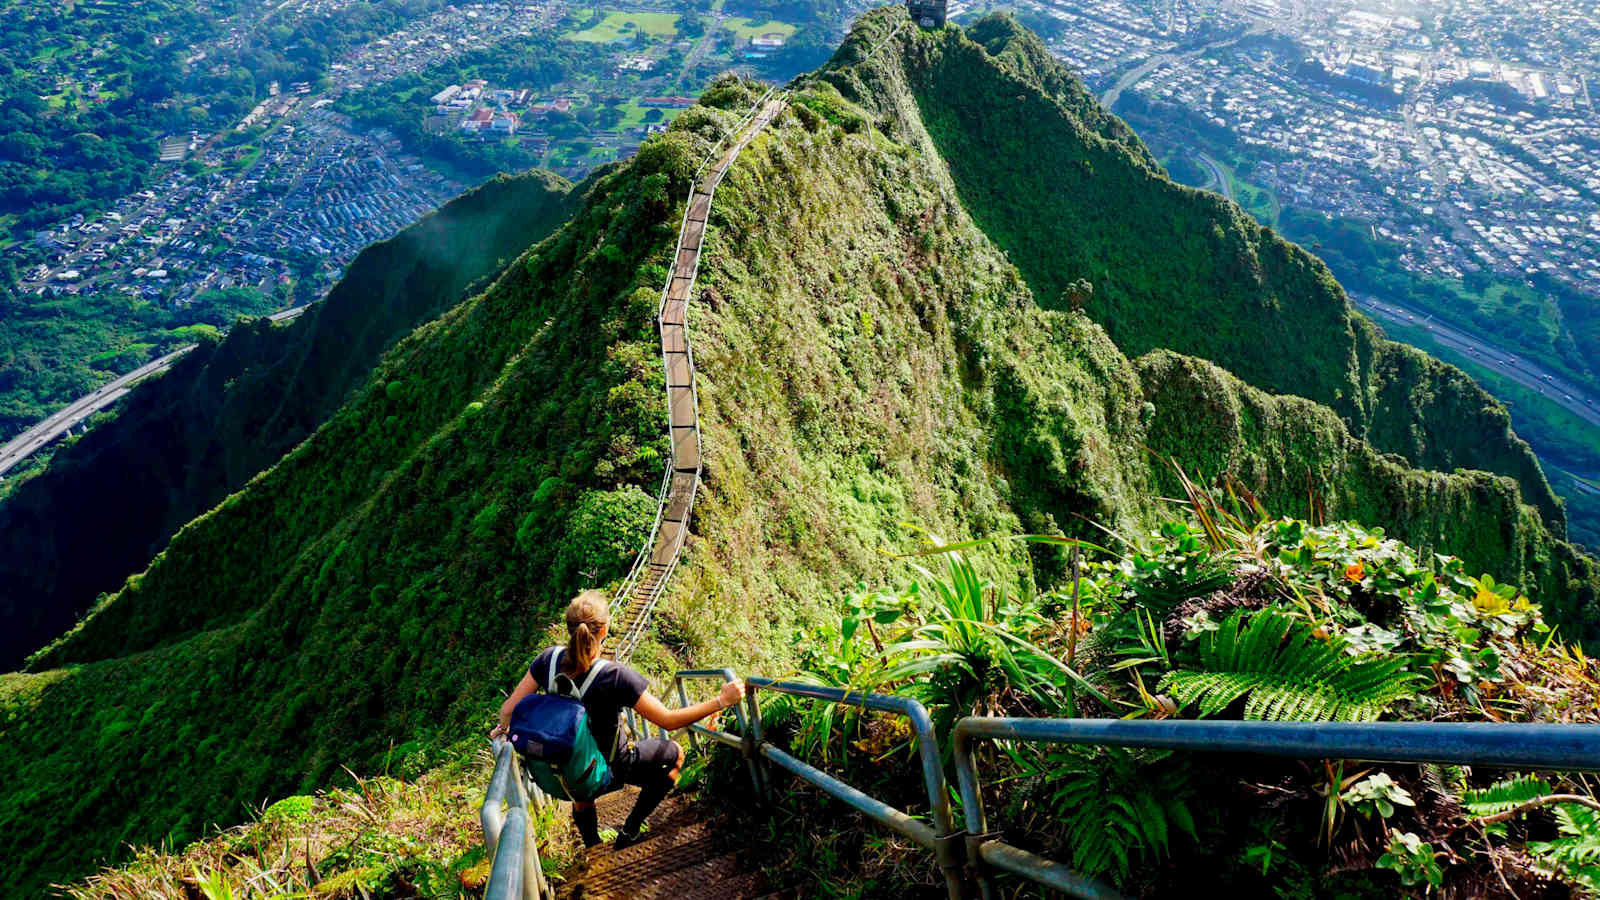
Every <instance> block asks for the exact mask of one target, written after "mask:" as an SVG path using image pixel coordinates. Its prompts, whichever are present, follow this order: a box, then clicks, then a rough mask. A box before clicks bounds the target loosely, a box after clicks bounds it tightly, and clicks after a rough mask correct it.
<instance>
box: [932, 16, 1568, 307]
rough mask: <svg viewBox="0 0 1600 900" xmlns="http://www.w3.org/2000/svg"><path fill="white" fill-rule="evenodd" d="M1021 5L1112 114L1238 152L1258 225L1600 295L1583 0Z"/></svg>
mask: <svg viewBox="0 0 1600 900" xmlns="http://www.w3.org/2000/svg"><path fill="white" fill-rule="evenodd" d="M1021 5H1023V6H1024V7H1025V8H1030V9H1033V10H1035V11H1036V12H1037V13H1039V14H1042V15H1047V16H1050V17H1051V18H1053V19H1054V20H1055V21H1056V22H1058V23H1059V27H1060V30H1059V32H1058V33H1057V34H1056V35H1054V36H1053V37H1052V40H1051V47H1052V49H1053V51H1054V52H1055V53H1056V54H1057V55H1058V56H1059V57H1060V58H1062V59H1063V60H1064V61H1066V62H1068V63H1070V64H1071V65H1073V66H1074V67H1075V68H1076V70H1077V71H1078V72H1079V73H1080V74H1081V76H1082V77H1083V78H1084V79H1085V80H1086V82H1088V83H1089V84H1090V86H1091V87H1093V88H1094V89H1096V90H1097V91H1098V92H1100V93H1101V94H1102V95H1103V96H1104V97H1105V98H1106V99H1108V100H1110V101H1112V102H1117V101H1119V100H1121V99H1123V97H1122V95H1124V94H1133V95H1137V96H1138V97H1140V98H1142V99H1143V100H1145V101H1147V102H1153V103H1163V104H1170V105H1173V106H1177V107H1180V108H1181V109H1183V110H1186V111H1187V112H1188V113H1190V114H1192V115H1193V116H1195V117H1198V120H1199V121H1200V122H1201V123H1202V124H1203V125H1207V126H1209V127H1211V128H1214V129H1216V130H1217V131H1218V132H1219V133H1220V134H1225V135H1226V136H1227V138H1228V139H1229V140H1232V141H1235V142H1237V144H1238V146H1239V149H1240V152H1241V154H1242V155H1244V156H1247V157H1250V158H1252V159H1253V160H1255V161H1256V164H1255V165H1254V167H1253V169H1252V171H1250V172H1249V173H1248V177H1246V178H1239V177H1238V173H1231V172H1230V173H1225V174H1226V175H1227V176H1229V177H1228V180H1229V181H1230V182H1232V183H1233V184H1230V185H1229V186H1228V187H1229V188H1230V189H1231V187H1232V186H1233V185H1234V184H1238V183H1239V182H1240V181H1243V182H1245V183H1248V184H1249V185H1251V186H1254V187H1256V188H1259V189H1264V191H1265V195H1266V196H1267V199H1266V200H1265V202H1263V204H1262V206H1261V208H1260V210H1259V211H1258V210H1252V211H1253V212H1258V213H1266V214H1268V216H1269V217H1270V213H1271V211H1272V210H1273V209H1275V208H1276V207H1278V206H1281V205H1287V204H1295V205H1299V206H1303V207H1308V208H1313V209H1316V210H1319V211H1321V212H1323V213H1326V214H1328V215H1329V216H1333V217H1336V218H1345V219H1353V220H1357V221H1361V222H1364V223H1369V224H1370V226H1371V227H1372V229H1373V233H1374V235H1375V236H1378V237H1381V238H1385V239H1388V240H1391V241H1394V242H1397V243H1398V244H1400V245H1401V246H1402V247H1403V249H1404V262H1405V264H1406V265H1407V266H1408V267H1410V268H1412V269H1413V270H1414V271H1417V272H1420V273H1424V274H1429V275H1439V276H1446V277H1451V278H1460V277H1462V276H1463V275H1465V274H1467V273H1472V272H1480V271H1483V272H1495V273H1500V274H1503V275H1508V276H1516V277H1527V276H1532V275H1536V274H1543V275H1545V276H1549V277H1552V278H1556V279H1559V280H1561V281H1563V282H1565V283H1567V284H1569V285H1571V286H1573V287H1574V288H1576V289H1579V290H1586V291H1590V292H1594V293H1596V294H1597V295H1600V153H1597V152H1596V151H1597V150H1600V118H1597V116H1596V113H1595V107H1594V98H1593V97H1592V96H1591V92H1592V91H1595V90H1597V86H1596V85H1595V83H1594V82H1595V79H1596V77H1597V76H1600V57H1597V56H1596V55H1595V54H1594V52H1593V49H1594V47H1596V46H1600V5H1597V4H1596V3H1594V2H1591V0H1548V2H1540V3H1536V4H1532V5H1530V6H1527V7H1524V6H1523V5H1520V4H1518V5H1517V6H1516V7H1515V9H1513V8H1512V7H1510V6H1508V5H1506V4H1503V3H1492V2H1488V0H1449V2H1444V3H1438V4H1427V5H1418V4H1414V3H1403V2H1398V0H1376V2H1351V0H1334V2H1331V3H1326V4H1322V3H1319V4H1306V3H1302V2H1291V0H1172V2H1163V3H1158V4H1154V5H1151V4H1145V3H1140V2H1137V0H1110V2H1104V3H1101V2H1097V3H1094V4H1088V3H1084V2H1080V0H1043V2H1036V0H1022V4H1021ZM953 8H954V7H953ZM1120 108H1121V107H1120V106H1119V109H1120ZM1220 187H1222V186H1221V185H1219V188H1220ZM1236 199H1238V198H1236Z"/></svg>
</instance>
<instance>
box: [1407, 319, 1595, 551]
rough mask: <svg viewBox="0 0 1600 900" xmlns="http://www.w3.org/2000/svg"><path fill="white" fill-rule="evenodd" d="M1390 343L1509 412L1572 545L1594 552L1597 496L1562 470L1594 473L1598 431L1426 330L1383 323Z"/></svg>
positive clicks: (1554, 403) (1547, 398) (1592, 425)
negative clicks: (1434, 362)
mask: <svg viewBox="0 0 1600 900" xmlns="http://www.w3.org/2000/svg"><path fill="white" fill-rule="evenodd" d="M1384 329H1385V330H1386V331H1388V332H1389V333H1390V334H1393V335H1394V336H1395V338H1396V339H1398V340H1403V341H1405V342H1406V343H1408V344H1411V345H1412V346H1415V347H1420V348H1422V349H1423V350H1426V351H1428V352H1429V353H1432V354H1433V355H1435V356H1438V357H1439V358H1441V359H1445V360H1448V361H1449V362H1450V363H1451V364H1453V365H1457V366H1460V367H1461V368H1462V370H1463V371H1465V372H1466V373H1467V374H1468V375H1471V376H1472V378H1473V380H1474V381H1476V382H1478V383H1479V384H1481V385H1483V386H1484V388H1485V389H1486V390H1488V391H1489V392H1490V393H1491V394H1493V395H1494V396H1495V397H1497V398H1499V399H1500V401H1501V402H1503V403H1504V404H1505V405H1506V407H1507V409H1509V410H1510V412H1511V421H1512V423H1513V424H1514V425H1515V426H1516V429H1517V434H1518V435H1520V436H1522V437H1524V438H1526V439H1527V441H1528V444H1529V446H1531V447H1533V448H1534V449H1535V450H1536V451H1538V453H1539V460H1540V462H1541V463H1542V464H1543V467H1544V470H1545V473H1546V474H1547V475H1548V476H1549V478H1550V485H1551V487H1552V488H1554V489H1555V491H1556V493H1557V494H1559V495H1560V496H1561V497H1562V499H1563V500H1565V501H1566V506H1567V519H1568V526H1567V530H1568V534H1569V535H1570V537H1571V538H1572V540H1573V541H1576V542H1578V543H1580V544H1584V545H1587V546H1589V547H1591V548H1593V547H1600V493H1597V492H1594V491H1587V490H1584V489H1583V487H1582V485H1581V483H1579V482H1578V480H1577V479H1578V477H1579V476H1575V475H1573V474H1572V473H1571V471H1568V470H1575V471H1578V472H1593V473H1600V426H1596V425H1594V424H1593V423H1591V422H1589V421H1588V420H1587V419H1583V418H1580V417H1579V416H1577V415H1574V414H1573V413H1572V412H1571V411H1569V410H1567V409H1566V408H1564V407H1562V406H1561V405H1559V404H1557V403H1556V402H1555V401H1554V400H1552V399H1551V398H1550V397H1548V396H1546V395H1544V394H1542V393H1537V392H1535V391H1532V390H1529V389H1528V388H1526V387H1524V386H1523V385H1521V384H1519V383H1517V382H1515V381H1512V380H1511V379H1509V378H1507V377H1505V376H1504V375H1501V374H1500V373H1498V372H1496V371H1494V370H1493V369H1490V368H1488V367H1487V366H1484V365H1482V364H1481V363H1480V362H1478V361H1477V360H1475V359H1473V358H1472V357H1471V356H1468V355H1466V354H1463V353H1461V352H1459V351H1457V350H1455V349H1453V348H1451V347H1447V346H1444V345H1442V344H1440V343H1439V342H1438V341H1436V340H1434V338H1433V336H1432V335H1431V333H1429V332H1428V331H1427V330H1426V329H1422V328H1415V327H1408V326H1403V325H1398V324H1395V323H1392V322H1389V323H1385V324H1384Z"/></svg>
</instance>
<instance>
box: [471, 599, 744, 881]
mask: <svg viewBox="0 0 1600 900" xmlns="http://www.w3.org/2000/svg"><path fill="white" fill-rule="evenodd" d="M610 621H611V616H610V612H609V611H608V610H607V608H606V596H605V595H604V594H602V593H600V592H599V591H584V592H583V593H581V594H579V595H578V596H577V598H576V599H574V600H573V601H572V603H571V605H569V606H568V607H567V646H566V647H551V648H550V649H548V650H546V651H544V652H543V653H540V654H539V656H538V657H537V658H536V659H534V661H533V664H532V665H530V666H529V667H528V672H527V674H525V675H523V676H522V681H521V682H519V683H518V684H517V689H516V690H514V691H512V692H511V696H509V697H507V698H506V702H504V703H502V704H500V724H498V725H496V726H495V727H494V730H493V731H491V732H489V738H490V739H491V740H493V739H496V738H500V737H504V736H505V734H506V732H507V730H508V729H509V727H510V724H511V712H512V710H514V709H516V708H517V702H518V701H520V700H521V699H522V698H523V697H526V696H528V695H529V694H531V693H533V692H535V691H539V690H546V691H547V690H549V689H550V686H549V685H547V684H545V683H544V682H545V678H546V677H548V673H549V671H550V660H551V656H552V655H555V654H559V655H560V659H559V662H558V667H559V669H560V671H561V672H562V673H564V674H565V675H566V676H567V677H569V678H571V679H572V681H573V682H574V683H575V684H581V683H582V682H583V680H584V678H585V677H586V676H587V674H588V672H589V669H590V667H591V666H593V665H594V664H595V660H597V659H599V658H600V645H601V643H602V642H604V641H605V639H606V633H607V629H608V626H609V625H610ZM743 699H744V683H743V682H737V681H736V682H732V683H730V684H725V685H723V686H722V690H721V691H720V692H719V693H718V694H717V696H716V697H714V698H712V699H710V700H707V701H705V702H704V703H697V704H695V705H694V706H690V707H686V708H684V709H667V707H666V706H664V705H663V704H662V703H661V701H660V700H657V699H656V698H655V697H654V696H653V695H652V694H651V693H650V689H649V684H648V683H647V682H646V681H645V679H644V676H643V675H640V674H639V673H638V672H637V671H635V670H634V669H633V668H632V667H631V666H628V665H625V664H623V663H607V665H606V666H605V667H603V668H602V669H601V670H600V671H599V673H598V674H596V675H595V678H594V682H593V683H592V684H591V685H590V686H589V687H588V689H587V690H585V691H584V692H583V708H584V709H585V710H586V711H587V712H588V714H589V731H590V733H591V734H593V735H594V739H595V743H596V744H598V745H599V746H600V747H601V748H603V749H605V750H608V751H612V752H608V753H607V754H606V756H607V758H608V759H610V760H611V784H610V785H609V786H608V787H607V791H614V790H618V789H620V788H621V787H622V786H623V785H625V784H632V785H638V787H639V797H638V799H637V800H635V801H634V803H633V810H632V811H631V812H629V813H628V821H627V822H626V823H624V824H623V826H622V831H620V832H618V833H617V841H616V847H617V849H619V850H620V849H622V848H623V847H626V846H628V845H629V844H634V843H637V842H638V840H639V832H640V829H642V828H643V827H644V820H645V818H646V817H648V816H649V815H650V814H651V813H652V812H654V811H655V808H656V807H657V806H660V805H661V801H662V800H663V799H665V798H666V796H667V792H668V791H670V790H672V786H673V785H675V784H677V783H678V775H679V772H680V769H681V768H682V767H683V748H682V747H680V746H678V745H677V744H676V743H674V742H672V741H669V740H665V739H662V738H646V739H644V740H642V741H628V742H627V746H625V747H619V746H617V737H618V735H619V734H620V733H621V731H622V728H621V725H622V711H623V710H624V709H632V710H634V711H636V712H638V713H639V715H641V716H643V717H644V718H645V719H646V720H647V721H649V722H653V723H655V724H656V725H659V726H660V727H662V728H665V729H666V730H668V731H676V730H678V729H679V728H683V727H684V726H686V725H690V724H692V723H694V722H698V721H700V720H701V719H704V718H706V717H707V716H710V715H714V714H716V713H717V712H720V711H721V710H724V709H727V708H728V707H730V706H733V705H734V704H736V703H738V702H739V701H740V700H743ZM572 820H573V822H574V823H576V824H577V826H578V833H579V834H581V835H582V836H583V844H584V846H585V847H593V846H594V845H596V844H598V843H600V825H599V820H598V818H597V816H596V814H595V809H594V801H593V800H589V801H576V800H575V801H573V804H572Z"/></svg>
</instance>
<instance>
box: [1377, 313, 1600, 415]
mask: <svg viewBox="0 0 1600 900" xmlns="http://www.w3.org/2000/svg"><path fill="white" fill-rule="evenodd" d="M1350 300H1351V302H1353V303H1354V304H1355V305H1356V306H1357V307H1358V308H1360V309H1361V311H1362V312H1366V313H1370V314H1372V315H1373V316H1375V317H1376V318H1378V319H1381V320H1383V321H1385V322H1393V323H1395V324H1397V325H1404V326H1409V327H1412V328H1423V329H1426V330H1427V332H1428V335H1429V336H1430V337H1432V338H1433V339H1434V340H1436V341H1438V342H1439V343H1440V344H1443V345H1444V346H1446V347H1449V348H1450V349H1452V350H1455V351H1457V352H1459V353H1462V354H1464V355H1466V356H1467V357H1469V358H1470V359H1472V360H1473V361H1474V362H1476V363H1477V364H1478V365H1480V366H1483V367H1484V368H1486V369H1490V370H1492V371H1494V372H1495V373H1497V374H1500V375H1504V376H1505V377H1507V378H1509V379H1511V380H1512V381H1515V382H1516V383H1517V384H1520V385H1522V386H1523V387H1525V388H1528V389H1529V390H1533V391H1537V392H1539V393H1540V394H1543V395H1544V396H1545V397H1547V398H1549V399H1550V400H1551V401H1553V402H1554V403H1556V404H1557V405H1558V406H1560V407H1561V408H1563V409H1565V410H1567V411H1568V412H1570V413H1572V414H1573V415H1575V416H1577V417H1579V418H1580V419H1583V420H1584V421H1586V422H1589V423H1591V424H1593V425H1596V426H1600V398H1596V397H1595V396H1594V395H1593V394H1592V393H1591V392H1589V391H1585V390H1584V389H1583V388H1581V387H1579V386H1578V385H1576V384H1573V383H1572V382H1571V381H1569V380H1567V379H1565V378H1562V377H1561V376H1560V375H1557V374H1556V373H1554V372H1551V371H1550V370H1548V369H1546V368H1544V367H1543V366H1540V365H1538V364H1536V363H1531V362H1529V361H1527V360H1525V359H1522V358H1521V357H1518V356H1514V355H1512V354H1510V353H1507V352H1505V351H1504V350H1500V349H1498V348H1496V347H1491V346H1489V345H1488V344H1487V343H1485V342H1484V341H1483V340H1482V339H1481V338H1477V337H1474V336H1472V335H1470V334H1468V333H1466V332H1464V331H1459V330H1457V329H1455V328H1452V327H1450V326H1449V325H1444V324H1441V323H1439V322H1436V321H1432V318H1433V317H1432V316H1430V315H1429V314H1428V313H1425V312H1422V311H1420V310H1416V309H1411V308H1409V307H1405V306H1401V305H1400V304H1398V303H1394V302H1392V301H1388V300H1383V301H1379V300H1376V299H1374V298H1372V297H1366V296H1362V295H1359V294H1351V295H1350Z"/></svg>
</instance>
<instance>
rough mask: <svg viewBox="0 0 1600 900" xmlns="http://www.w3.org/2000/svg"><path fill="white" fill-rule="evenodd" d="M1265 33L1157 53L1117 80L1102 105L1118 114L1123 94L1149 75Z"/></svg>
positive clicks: (1254, 31) (1257, 31) (1260, 30)
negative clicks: (1118, 103) (1175, 51)
mask: <svg viewBox="0 0 1600 900" xmlns="http://www.w3.org/2000/svg"><path fill="white" fill-rule="evenodd" d="M1264 32H1265V29H1264V28H1261V27H1256V28H1252V29H1250V30H1249V31H1247V32H1245V33H1244V34H1241V35H1235V36H1234V37H1231V38H1224V39H1222V40H1220V41H1212V42H1211V43H1209V44H1201V45H1200V46H1198V47H1195V48H1194V49H1192V50H1185V51H1183V52H1182V53H1157V54H1156V55H1155V56H1152V57H1150V58H1149V59H1147V60H1145V61H1144V62H1142V63H1140V64H1139V65H1137V66H1135V67H1134V68H1132V69H1129V70H1128V71H1127V73H1125V74H1124V75H1123V76H1122V77H1121V78H1118V79H1117V83H1116V84H1113V85H1112V86H1111V87H1109V88H1107V89H1106V92H1105V93H1104V94H1101V95H1100V105H1102V106H1104V107H1105V108H1106V109H1107V111H1109V112H1116V111H1117V110H1116V107H1117V100H1119V99H1121V97H1122V92H1123V91H1125V90H1127V89H1128V88H1131V87H1133V86H1134V85H1135V84H1138V83H1139V80H1140V79H1142V78H1144V77H1145V76H1146V75H1149V74H1150V73H1151V72H1153V71H1155V70H1156V69H1157V68H1158V67H1160V66H1163V65H1166V64H1167V63H1169V62H1177V61H1179V60H1185V59H1193V58H1195V57H1196V56H1199V55H1200V54H1202V53H1204V52H1206V51H1207V50H1215V49H1216V48H1218V47H1226V46H1228V45H1230V44H1237V43H1238V42H1239V41H1241V40H1243V39H1244V38H1246V37H1249V36H1250V35H1253V34H1262V33H1264Z"/></svg>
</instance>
